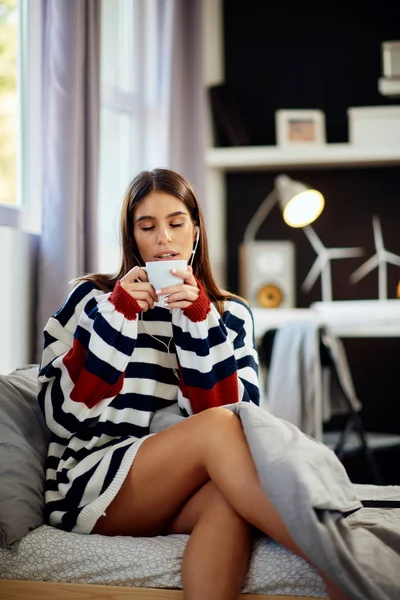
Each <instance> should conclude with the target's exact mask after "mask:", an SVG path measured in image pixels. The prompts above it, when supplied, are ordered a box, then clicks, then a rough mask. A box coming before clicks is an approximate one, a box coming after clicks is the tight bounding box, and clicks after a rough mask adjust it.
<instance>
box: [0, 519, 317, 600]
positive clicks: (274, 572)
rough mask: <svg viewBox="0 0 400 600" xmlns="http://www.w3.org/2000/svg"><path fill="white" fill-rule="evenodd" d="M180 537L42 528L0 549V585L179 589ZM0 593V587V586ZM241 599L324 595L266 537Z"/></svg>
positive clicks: (258, 544) (313, 575)
mask: <svg viewBox="0 0 400 600" xmlns="http://www.w3.org/2000/svg"><path fill="white" fill-rule="evenodd" d="M187 540H188V536H186V535H169V536H158V537H154V538H131V537H123V536H115V537H106V536H100V535H82V534H77V533H67V532H64V531H60V530H58V529H55V528H53V527H49V526H47V525H43V526H42V527H39V528H38V529H36V530H35V531H32V532H31V533H29V534H28V535H26V536H25V537H24V538H23V539H22V540H21V542H20V543H19V544H18V546H17V547H16V548H14V549H12V550H4V549H0V579H26V580H31V581H59V582H69V583H97V584H104V585H124V586H134V587H156V588H170V589H171V588H178V589H180V588H182V580H181V574H180V570H181V561H182V555H183V551H184V548H185V545H186V543H187ZM0 589H1V581H0ZM243 591H244V592H247V593H255V594H257V593H259V594H266V593H269V594H276V595H285V594H286V595H291V594H293V595H297V596H313V597H315V598H319V597H321V596H324V595H325V587H324V585H323V582H322V580H321V578H320V577H319V575H318V573H317V572H316V571H315V570H314V569H313V568H312V567H311V566H310V565H308V563H306V562H305V561H304V560H302V559H301V558H299V557H298V556H296V555H294V554H293V553H292V552H290V551H288V550H286V549H285V548H283V547H282V546H280V545H279V544H276V543H275V542H273V541H272V540H270V539H268V538H267V537H264V536H262V537H259V538H256V539H255V541H254V548H253V553H252V557H251V561H250V565H249V570H248V574H247V576H246V581H245V585H244V588H243Z"/></svg>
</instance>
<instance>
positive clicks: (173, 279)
mask: <svg viewBox="0 0 400 600" xmlns="http://www.w3.org/2000/svg"><path fill="white" fill-rule="evenodd" d="M142 269H143V270H144V271H146V273H147V279H148V280H149V283H151V285H152V286H153V288H154V289H155V290H161V289H162V288H166V287H168V286H170V285H176V284H178V283H183V279H182V278H181V277H177V276H176V275H173V274H172V273H171V269H177V270H178V271H187V260H155V261H151V262H147V263H146V266H145V267H142Z"/></svg>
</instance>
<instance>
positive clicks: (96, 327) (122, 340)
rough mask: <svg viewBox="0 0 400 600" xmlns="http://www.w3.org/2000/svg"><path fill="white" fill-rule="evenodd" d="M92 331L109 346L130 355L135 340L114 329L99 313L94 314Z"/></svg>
mask: <svg viewBox="0 0 400 600" xmlns="http://www.w3.org/2000/svg"><path fill="white" fill-rule="evenodd" d="M93 331H95V332H96V333H97V335H98V336H99V337H101V339H103V340H104V341H105V342H107V344H108V345H109V346H113V347H114V348H117V349H118V351H119V352H122V353H123V354H125V355H126V356H131V354H132V352H133V350H134V348H135V340H133V339H132V338H130V337H128V336H126V335H123V334H122V333H121V332H120V331H117V330H116V329H114V328H113V327H112V326H111V325H110V324H109V323H107V321H106V320H105V319H104V317H103V316H102V315H101V314H99V313H97V314H96V318H95V319H94V323H93Z"/></svg>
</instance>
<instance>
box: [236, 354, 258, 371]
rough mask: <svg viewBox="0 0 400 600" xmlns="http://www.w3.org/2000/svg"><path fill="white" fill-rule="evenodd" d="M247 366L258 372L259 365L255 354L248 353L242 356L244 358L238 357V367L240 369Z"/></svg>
mask: <svg viewBox="0 0 400 600" xmlns="http://www.w3.org/2000/svg"><path fill="white" fill-rule="evenodd" d="M245 367H250V368H251V369H253V370H254V371H255V372H256V373H258V365H257V363H256V361H255V358H254V356H251V355H249V354H246V356H242V358H239V359H238V361H237V368H238V370H240V369H244V368H245Z"/></svg>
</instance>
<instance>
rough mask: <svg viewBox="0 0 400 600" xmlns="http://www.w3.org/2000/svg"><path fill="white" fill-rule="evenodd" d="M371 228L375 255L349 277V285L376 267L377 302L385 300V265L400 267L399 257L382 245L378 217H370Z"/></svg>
mask: <svg viewBox="0 0 400 600" xmlns="http://www.w3.org/2000/svg"><path fill="white" fill-rule="evenodd" d="M372 228H373V230H374V241H375V250H376V252H375V254H373V255H372V256H371V258H369V259H368V260H367V261H366V262H365V263H364V264H363V265H361V267H359V268H358V269H357V270H356V271H354V273H352V274H351V275H350V277H349V279H350V282H351V283H357V282H358V281H360V279H362V278H363V277H365V276H366V275H368V273H370V272H371V271H373V269H375V268H376V267H378V278H379V300H386V299H387V265H388V263H389V264H391V265H396V266H398V267H400V256H397V255H396V254H393V252H388V251H387V250H386V249H385V247H384V245H383V235H382V227H381V222H380V220H379V217H377V216H376V215H374V216H373V217H372Z"/></svg>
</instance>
